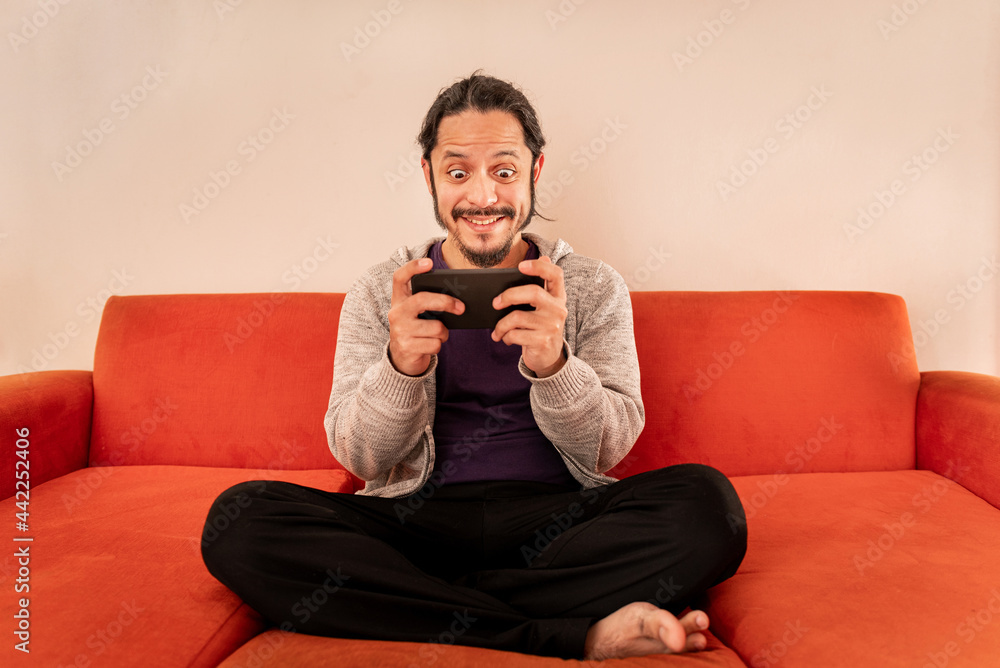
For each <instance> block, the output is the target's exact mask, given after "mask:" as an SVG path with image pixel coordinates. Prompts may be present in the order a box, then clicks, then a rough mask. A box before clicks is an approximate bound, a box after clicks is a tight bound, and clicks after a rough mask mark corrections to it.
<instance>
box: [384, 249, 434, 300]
mask: <svg viewBox="0 0 1000 668" xmlns="http://www.w3.org/2000/svg"><path fill="white" fill-rule="evenodd" d="M433 268H434V261H433V260H432V259H430V258H429V257H421V258H417V259H416V260H410V261H409V262H407V263H406V264H404V265H403V266H401V267H400V268H399V269H397V270H396V271H394V272H393V273H392V303H393V304H398V303H399V302H401V301H403V300H404V299H406V298H407V297H409V296H410V295H411V294H413V293H412V292H411V291H410V279H411V278H413V277H414V276H416V275H417V274H423V273H426V272H428V271H430V270H431V269H433Z"/></svg>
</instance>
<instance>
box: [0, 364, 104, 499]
mask: <svg viewBox="0 0 1000 668" xmlns="http://www.w3.org/2000/svg"><path fill="white" fill-rule="evenodd" d="M92 376H93V374H92V373H91V372H90V371H40V372H37V373H23V374H15V375H11V376H0V498H3V499H6V498H7V497H9V496H13V494H14V482H15V475H14V469H15V462H18V461H21V459H19V458H18V457H17V455H16V452H17V441H18V438H19V431H20V430H23V429H27V430H28V436H27V439H28V442H29V444H30V445H29V446H28V463H29V467H30V468H29V469H28V471H29V477H28V480H29V482H30V485H31V487H37V486H38V485H41V484H42V483H43V482H45V481H46V480H51V479H52V478H58V477H59V476H61V475H64V474H66V473H70V472H71V471H76V470H77V469H82V468H85V467H86V466H87V455H88V452H89V450H90V425H91V417H92V415H93V408H94V384H93V382H92Z"/></svg>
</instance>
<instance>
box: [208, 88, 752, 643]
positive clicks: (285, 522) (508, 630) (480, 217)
mask: <svg viewBox="0 0 1000 668" xmlns="http://www.w3.org/2000/svg"><path fill="white" fill-rule="evenodd" d="M418 139H419V141H420V143H421V146H422V148H423V160H422V161H421V164H422V166H423V171H424V177H425V179H426V182H427V187H428V190H429V192H430V194H431V197H432V199H433V203H434V212H435V216H436V218H437V220H438V222H439V223H440V225H441V226H442V227H443V228H444V229H445V230H446V232H447V236H446V237H444V238H443V239H432V240H430V241H428V242H426V243H424V244H422V245H420V246H417V247H415V248H405V247H404V248H400V249H399V250H397V251H396V252H395V254H393V256H392V257H391V258H390V259H389V260H388V261H386V262H383V263H381V264H379V265H376V266H375V267H373V268H371V269H370V270H369V271H368V272H367V273H366V274H365V275H364V276H363V277H362V278H361V279H360V280H359V281H358V282H357V283H356V284H355V285H354V286H353V288H352V289H351V291H350V293H349V294H348V296H347V298H346V299H345V302H344V306H343V309H342V312H341V321H340V330H339V335H338V340H337V350H336V358H335V363H334V382H333V391H332V393H331V397H330V406H329V411H328V412H327V415H326V421H325V423H326V427H327V433H328V436H329V441H330V448H331V450H332V452H333V455H334V456H335V457H336V458H337V460H338V461H339V462H340V463H341V464H343V465H344V467H345V468H347V469H348V470H349V471H351V472H353V473H355V474H356V475H357V476H359V477H360V478H362V479H363V480H365V481H366V486H365V488H364V489H363V490H362V491H361V492H359V493H358V494H356V495H348V494H332V493H326V492H322V491H319V490H313V489H308V488H304V487H300V486H296V485H291V484H287V483H279V482H267V483H246V484H244V485H238V486H237V487H235V488H233V489H230V490H228V491H227V492H226V493H224V494H223V495H222V496H221V497H220V499H219V500H218V501H217V502H216V505H215V506H214V507H213V509H212V511H211V513H210V516H209V521H210V522H211V519H212V517H214V515H215V514H216V513H220V512H222V509H223V508H226V507H229V508H231V507H234V506H233V505H232V504H234V503H235V504H236V506H238V507H240V508H242V509H243V511H242V512H241V513H240V516H239V517H238V518H237V519H236V520H234V521H233V522H232V526H231V527H230V528H229V529H228V530H227V531H225V532H223V534H222V535H221V536H220V537H219V538H217V539H216V540H214V541H211V542H209V541H206V540H203V543H202V550H203V553H204V556H205V561H206V564H207V565H208V567H209V570H210V571H211V572H212V573H213V575H215V576H216V577H217V578H218V579H219V580H220V581H221V582H223V583H224V584H226V585H227V586H229V587H230V588H231V589H233V590H234V591H235V592H236V593H238V594H239V595H240V596H242V597H243V599H244V600H245V601H246V602H247V603H248V604H249V605H250V606H252V607H253V608H255V609H256V610H258V611H259V612H260V613H261V614H262V615H264V616H265V617H266V618H267V619H269V620H271V621H272V622H274V623H276V624H279V625H282V627H283V628H294V629H295V630H298V631H301V632H305V633H312V634H317V635H329V636H337V637H356V638H382V639H391V640H409V641H418V642H427V641H430V642H448V643H451V642H453V643H458V644H467V645H476V646H481V647H488V648H494V649H504V650H513V651H521V652H526V653H532V654H542V655H552V656H562V657H567V658H589V659H604V658H612V657H625V656H635V655H643V654H651V653H664V652H684V651H690V650H698V649H703V648H704V647H705V642H706V639H705V636H704V634H703V633H702V631H704V630H706V629H707V628H708V623H709V620H708V616H707V615H706V614H705V613H704V612H702V611H698V610H694V611H691V612H688V613H687V614H685V615H684V616H682V617H680V618H679V619H678V617H677V616H676V615H678V614H681V613H682V612H683V611H684V610H685V609H686V608H687V606H688V603H689V602H691V601H692V600H693V599H695V598H696V597H697V596H698V595H699V594H700V593H701V592H703V591H704V590H705V589H707V588H708V587H711V586H712V585H714V584H716V583H718V582H721V581H722V580H724V579H726V578H728V577H730V576H731V575H733V573H735V571H736V569H737V567H738V566H739V564H740V562H741V560H742V558H743V555H744V552H745V550H746V533H745V523H743V524H742V525H741V524H740V522H739V521H736V522H734V521H733V518H739V519H740V520H742V519H743V517H744V516H743V509H742V507H741V505H740V502H739V500H738V498H737V496H736V494H735V492H734V491H733V488H732V486H731V485H730V484H729V482H728V480H726V479H725V477H724V476H723V475H722V474H721V473H719V472H718V471H715V470H714V469H711V468H708V467H705V466H700V465H693V464H688V465H682V466H675V467H668V468H666V469H661V470H658V471H649V472H645V473H641V474H638V475H634V476H631V477H628V478H626V479H624V480H621V481H616V480H615V479H614V478H611V477H610V476H608V475H606V474H605V473H604V472H606V471H608V470H609V469H611V468H612V467H614V466H615V465H617V464H619V463H620V462H621V461H622V460H623V458H624V457H625V456H626V454H627V453H628V451H629V449H630V448H631V447H632V445H633V443H634V442H635V440H636V438H637V437H638V435H639V432H640V431H641V430H642V426H643V423H644V412H643V405H642V400H641V397H640V394H639V367H638V361H637V358H636V351H635V342H634V338H633V333H632V312H631V302H630V299H629V293H628V289H627V287H626V286H625V283H624V281H623V280H622V278H621V276H620V275H619V274H618V273H616V272H615V271H614V270H613V269H611V268H610V267H608V266H607V265H605V264H603V263H601V262H599V261H596V260H592V259H590V258H586V257H583V256H580V255H577V254H575V253H574V252H573V251H572V249H571V248H570V247H569V246H568V245H567V244H566V243H565V242H563V241H561V240H560V241H556V242H554V243H553V242H550V241H547V240H545V239H542V238H541V237H538V236H536V235H533V234H530V233H526V232H524V228H525V227H526V226H527V225H528V224H529V222H530V221H531V218H532V216H533V215H534V214H535V190H534V188H535V184H536V183H537V181H538V178H539V176H540V174H541V170H542V165H543V164H544V156H543V154H542V148H543V146H544V143H545V142H544V138H543V136H542V133H541V128H540V126H539V123H538V119H537V116H536V114H535V111H534V109H533V108H532V106H531V104H530V103H529V102H528V100H527V99H526V98H525V97H524V95H523V94H522V93H521V92H520V91H518V90H517V89H516V88H514V87H513V86H512V85H511V84H509V83H507V82H503V81H500V80H498V79H495V78H492V77H488V76H482V75H480V74H478V73H476V74H473V75H472V76H470V77H468V78H467V79H464V80H462V81H460V82H458V83H456V84H454V85H453V86H451V87H450V88H447V89H445V90H443V91H442V92H441V93H440V94H439V96H438V98H437V99H436V101H435V102H434V104H433V105H432V107H431V109H430V110H429V112H428V114H427V117H426V118H425V120H424V124H423V128H422V131H421V133H420V135H419V138H418ZM474 267H517V268H518V269H519V270H520V271H521V272H522V273H524V274H528V275H531V276H538V277H541V278H542V279H543V280H544V287H542V286H537V285H528V286H519V287H515V288H510V289H508V290H507V291H505V292H503V293H502V294H501V295H500V296H498V297H497V298H496V300H495V301H494V306H495V308H498V309H502V308H505V307H507V306H510V305H512V304H530V305H531V306H532V307H534V310H530V311H529V310H515V311H513V312H512V313H510V314H509V315H507V316H505V317H504V318H503V319H502V320H500V322H499V324H497V326H496V327H495V329H493V330H492V331H491V330H455V331H449V330H448V329H447V328H446V327H445V326H444V325H443V324H442V323H441V322H440V321H438V320H426V319H421V318H419V317H418V316H419V314H420V313H422V312H424V311H443V312H450V313H455V314H459V313H462V311H463V309H464V305H463V304H462V302H461V301H460V300H459V299H456V298H455V297H451V296H448V295H443V294H435V293H430V292H418V293H413V292H412V291H411V289H410V279H411V278H412V277H413V276H414V275H416V274H418V273H421V272H426V271H430V270H431V269H432V268H437V269H444V268H452V269H467V268H474ZM227 503H228V504H229V505H228V506H227V505H226V504H227ZM727 518H729V520H728V521H727ZM734 526H735V527H736V528H735V529H734V528H733V527H734ZM317 591H323V592H324V595H323V596H322V597H320V598H321V599H322V601H323V602H322V604H317V603H316V600H317V599H316V597H313V596H312V595H313V594H314V593H316V592H317ZM326 592H329V593H328V594H327V593H326ZM303 601H312V602H313V605H311V606H308V609H307V610H306V609H304V608H303V607H302V602H303ZM297 606H298V608H297ZM661 606H662V607H661Z"/></svg>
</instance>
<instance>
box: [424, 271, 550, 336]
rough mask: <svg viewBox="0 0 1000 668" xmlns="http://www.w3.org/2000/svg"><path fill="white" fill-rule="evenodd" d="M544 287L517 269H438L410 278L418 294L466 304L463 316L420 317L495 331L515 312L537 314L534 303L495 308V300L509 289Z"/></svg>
mask: <svg viewBox="0 0 1000 668" xmlns="http://www.w3.org/2000/svg"><path fill="white" fill-rule="evenodd" d="M531 284H534V285H541V286H543V287H544V286H545V281H544V280H542V279H541V278H540V277H538V276H528V275H527V274H522V273H521V272H520V271H518V270H517V269H438V270H436V271H429V272H427V273H424V274H416V275H414V276H413V277H412V278H411V279H410V289H411V290H413V292H414V293H416V292H437V293H440V294H446V295H450V296H452V297H455V298H456V299H458V300H459V301H461V302H462V303H463V304H465V311H464V312H463V313H462V314H461V315H455V314H454V313H445V312H443V311H424V312H423V313H421V314H420V316H419V317H421V318H423V319H425V320H440V321H441V322H443V323H444V325H445V327H447V328H448V329H493V328H494V327H496V324H497V323H498V322H500V319H501V318H503V317H504V316H505V315H507V314H508V313H510V312H511V311H514V310H515V309H516V310H521V311H534V310H535V307H534V306H532V305H530V304H516V305H514V306H508V307H507V308H504V309H500V310H499V311H498V310H497V309H495V308H493V299H494V298H495V297H496V296H497V295H499V294H500V293H501V292H503V291H504V290H506V289H507V288H512V287H514V286H517V285H531Z"/></svg>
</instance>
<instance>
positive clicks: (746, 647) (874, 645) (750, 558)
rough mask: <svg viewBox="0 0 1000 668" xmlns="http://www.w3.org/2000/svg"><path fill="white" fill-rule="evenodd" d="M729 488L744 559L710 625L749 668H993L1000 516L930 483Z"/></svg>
mask: <svg viewBox="0 0 1000 668" xmlns="http://www.w3.org/2000/svg"><path fill="white" fill-rule="evenodd" d="M961 466H962V464H961V462H954V463H953V468H954V469H955V470H956V471H957V470H959V469H960V468H961ZM733 483H734V485H735V486H736V489H737V491H738V492H739V493H740V497H741V498H742V500H743V503H744V506H745V508H746V510H747V518H748V530H749V544H748V549H747V556H746V559H745V560H744V562H743V564H742V565H741V567H740V570H739V572H738V573H737V574H736V576H734V577H733V578H732V579H731V580H728V581H727V582H724V583H722V584H721V585H719V586H717V587H715V588H713V589H712V590H710V591H709V600H710V604H709V614H710V615H711V617H712V628H713V630H714V631H715V633H716V634H717V635H718V636H719V637H720V639H722V640H723V641H724V642H725V643H726V644H727V645H729V646H730V647H732V648H734V649H735V650H736V651H737V652H738V653H739V654H740V656H741V657H742V658H743V660H744V661H745V662H746V663H747V664H748V665H750V666H773V665H778V664H779V663H780V664H781V665H788V666H876V665H877V666H880V667H882V668H892V667H895V666H900V667H902V666H906V667H907V668H914V667H920V666H927V665H929V666H945V665H947V666H950V667H955V666H977V667H978V666H987V665H997V663H996V662H997V657H1000V559H998V558H997V556H998V555H1000V513H997V510H996V508H994V507H992V506H991V505H989V504H988V503H986V502H985V501H984V500H982V499H981V498H979V497H977V496H975V495H974V494H972V493H971V492H969V491H968V490H966V489H965V488H963V487H961V486H959V485H958V484H956V483H954V482H952V481H950V480H949V479H947V478H944V477H942V476H939V475H937V474H935V473H931V472H929V471H896V472H872V473H809V474H798V475H791V476H784V475H778V476H773V475H772V476H752V477H744V478H737V479H734V481H733Z"/></svg>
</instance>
